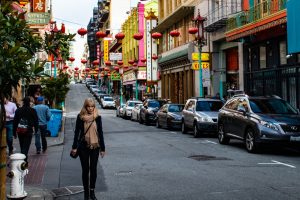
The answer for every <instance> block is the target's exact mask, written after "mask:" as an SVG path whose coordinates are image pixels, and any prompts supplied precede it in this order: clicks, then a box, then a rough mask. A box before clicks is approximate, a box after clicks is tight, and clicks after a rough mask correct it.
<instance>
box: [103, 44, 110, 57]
mask: <svg viewBox="0 0 300 200" xmlns="http://www.w3.org/2000/svg"><path fill="white" fill-rule="evenodd" d="M103 53H104V55H103V58H104V62H106V61H108V60H109V56H108V40H103Z"/></svg>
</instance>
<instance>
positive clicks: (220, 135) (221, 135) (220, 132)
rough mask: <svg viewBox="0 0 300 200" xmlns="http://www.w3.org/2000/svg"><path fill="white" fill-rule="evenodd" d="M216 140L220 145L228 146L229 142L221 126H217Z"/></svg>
mask: <svg viewBox="0 0 300 200" xmlns="http://www.w3.org/2000/svg"><path fill="white" fill-rule="evenodd" d="M218 139H219V143H220V144H228V143H229V141H230V138H229V137H226V135H225V133H224V126H223V124H219V126H218Z"/></svg>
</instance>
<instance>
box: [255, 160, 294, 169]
mask: <svg viewBox="0 0 300 200" xmlns="http://www.w3.org/2000/svg"><path fill="white" fill-rule="evenodd" d="M271 161H272V162H271V163H257V164H258V165H284V166H286V167H291V168H296V167H295V166H294V165H289V164H286V163H282V162H278V161H276V160H271Z"/></svg>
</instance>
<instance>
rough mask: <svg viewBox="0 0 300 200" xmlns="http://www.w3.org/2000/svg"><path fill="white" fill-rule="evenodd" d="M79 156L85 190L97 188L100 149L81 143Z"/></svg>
mask: <svg viewBox="0 0 300 200" xmlns="http://www.w3.org/2000/svg"><path fill="white" fill-rule="evenodd" d="M78 150H79V158H80V162H81V167H82V183H83V187H84V190H86V191H88V190H89V189H95V185H96V179H97V163H98V158H99V151H100V149H99V148H97V149H89V148H87V147H86V146H85V145H81V147H80V148H79V149H78Z"/></svg>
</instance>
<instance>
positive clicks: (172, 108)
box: [169, 105, 183, 112]
mask: <svg viewBox="0 0 300 200" xmlns="http://www.w3.org/2000/svg"><path fill="white" fill-rule="evenodd" d="M182 110H183V105H170V106H169V112H181V111H182Z"/></svg>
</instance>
